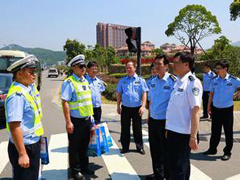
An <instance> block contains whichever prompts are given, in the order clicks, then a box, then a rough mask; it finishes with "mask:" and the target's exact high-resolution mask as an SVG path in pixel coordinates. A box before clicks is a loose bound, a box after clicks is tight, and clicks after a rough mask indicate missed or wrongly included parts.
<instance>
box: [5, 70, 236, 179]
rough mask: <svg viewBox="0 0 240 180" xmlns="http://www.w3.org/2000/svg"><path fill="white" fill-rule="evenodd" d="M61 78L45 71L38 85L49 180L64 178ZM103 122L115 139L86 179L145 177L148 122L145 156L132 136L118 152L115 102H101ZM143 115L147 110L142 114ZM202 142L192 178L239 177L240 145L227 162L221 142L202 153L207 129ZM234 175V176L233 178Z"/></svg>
mask: <svg viewBox="0 0 240 180" xmlns="http://www.w3.org/2000/svg"><path fill="white" fill-rule="evenodd" d="M62 79H63V78H62V77H59V78H47V77H46V72H44V73H43V85H42V88H41V91H40V93H41V99H42V108H43V125H44V130H45V135H46V136H47V137H48V139H49V141H50V142H49V152H50V164H49V165H46V166H43V171H42V177H43V178H45V179H49V180H54V179H57V180H64V179H67V167H68V156H67V145H68V144H67V143H68V142H67V136H66V131H65V122H64V117H63V113H62V109H61V105H60V103H59V89H60V86H61V83H62ZM102 108H103V115H102V116H103V117H102V121H106V122H107V124H108V127H109V130H110V133H111V136H112V139H113V142H114V146H113V147H111V149H110V152H109V153H108V154H105V155H102V156H101V157H95V158H90V168H91V169H94V170H95V175H94V176H88V177H87V178H88V179H114V180H118V179H119V180H122V179H127V180H128V179H145V176H146V175H148V174H151V173H152V169H151V157H150V151H149V144H148V132H147V124H146V123H145V121H143V139H144V148H145V151H146V155H144V156H143V155H140V154H139V153H137V152H136V150H135V149H136V147H135V145H134V143H133V139H131V141H132V143H131V145H130V149H131V150H130V152H129V153H127V154H124V155H122V154H120V151H119V149H121V144H120V142H119V139H120V121H119V119H120V117H119V115H117V113H116V106H115V105H106V104H104V105H103V107H102ZM145 114H146V113H145ZM204 133H205V134H204V135H202V139H203V141H201V143H200V148H199V150H198V151H197V152H193V153H192V155H191V164H192V175H191V179H192V180H207V179H214V180H223V179H227V178H230V177H232V178H231V179H228V180H239V179H240V176H235V175H238V174H240V153H239V152H240V145H239V143H234V147H233V155H232V158H231V159H230V160H229V161H227V162H223V161H221V159H220V158H221V155H222V149H223V147H224V143H223V142H221V143H220V145H219V149H218V150H219V151H218V154H217V155H216V156H211V157H206V156H204V155H202V152H203V151H205V150H206V149H207V148H208V141H207V140H204V139H205V137H207V139H208V138H209V134H210V133H209V132H204ZM7 141H8V135H7V131H6V130H5V129H2V130H0V179H1V180H4V179H5V180H7V179H11V178H10V177H11V165H10V163H9V162H8V158H7V151H6V148H7ZM233 176H235V177H233Z"/></svg>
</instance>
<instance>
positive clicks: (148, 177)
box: [146, 174, 155, 180]
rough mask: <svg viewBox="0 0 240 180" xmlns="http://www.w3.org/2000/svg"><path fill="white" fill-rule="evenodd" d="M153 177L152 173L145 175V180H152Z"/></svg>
mask: <svg viewBox="0 0 240 180" xmlns="http://www.w3.org/2000/svg"><path fill="white" fill-rule="evenodd" d="M154 179H155V176H154V174H150V175H147V176H146V180H154Z"/></svg>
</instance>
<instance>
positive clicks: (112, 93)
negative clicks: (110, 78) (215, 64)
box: [103, 83, 117, 101]
mask: <svg viewBox="0 0 240 180" xmlns="http://www.w3.org/2000/svg"><path fill="white" fill-rule="evenodd" d="M116 87H117V84H110V83H108V85H107V87H106V89H105V91H104V92H103V95H104V97H105V98H106V99H108V100H113V101H116V100H117V92H116Z"/></svg>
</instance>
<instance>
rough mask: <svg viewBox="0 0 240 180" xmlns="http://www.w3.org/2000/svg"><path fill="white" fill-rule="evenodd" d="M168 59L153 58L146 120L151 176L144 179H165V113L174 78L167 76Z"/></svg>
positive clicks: (162, 57) (165, 57)
mask: <svg viewBox="0 0 240 180" xmlns="http://www.w3.org/2000/svg"><path fill="white" fill-rule="evenodd" d="M168 65H169V61H168V57H167V56H166V55H158V56H156V58H155V70H156V72H157V76H156V77H155V78H153V79H152V81H151V84H150V89H149V92H148V99H149V102H150V108H149V111H150V118H149V120H148V132H149V144H150V152H151V157H152V166H153V172H154V174H153V175H149V176H147V178H146V179H158V180H161V179H164V177H167V176H168V175H167V168H166V153H165V151H166V147H165V145H166V138H165V123H166V111H167V106H168V101H169V99H170V95H171V92H172V90H173V87H174V84H175V82H176V80H177V79H176V77H174V76H173V75H171V74H169V73H168V72H167V70H168Z"/></svg>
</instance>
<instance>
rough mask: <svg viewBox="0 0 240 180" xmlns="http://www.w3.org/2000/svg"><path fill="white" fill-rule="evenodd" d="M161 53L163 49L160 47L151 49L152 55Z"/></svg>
mask: <svg viewBox="0 0 240 180" xmlns="http://www.w3.org/2000/svg"><path fill="white" fill-rule="evenodd" d="M161 53H163V50H162V49H160V48H155V49H153V50H152V55H153V56H156V55H158V54H161Z"/></svg>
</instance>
